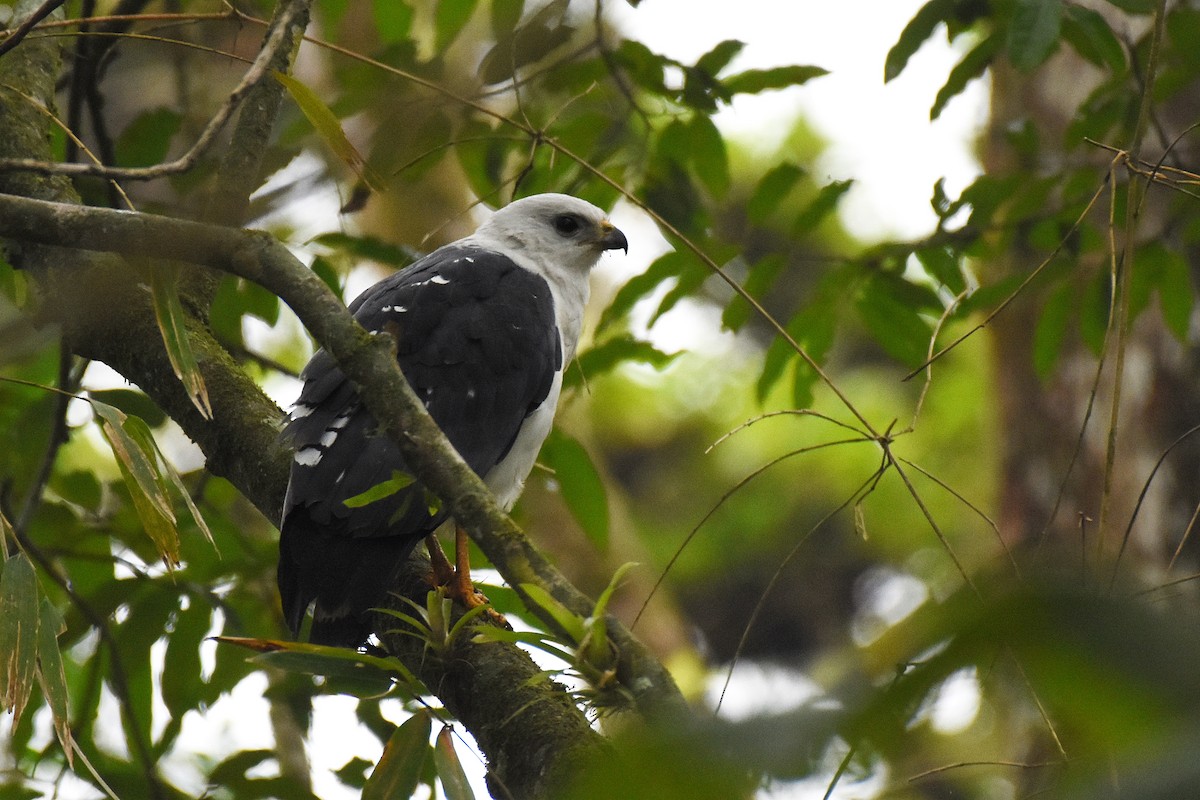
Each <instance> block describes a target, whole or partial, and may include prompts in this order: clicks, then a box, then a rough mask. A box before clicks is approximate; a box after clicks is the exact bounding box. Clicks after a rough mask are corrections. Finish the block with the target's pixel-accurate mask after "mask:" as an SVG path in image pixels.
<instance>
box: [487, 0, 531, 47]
mask: <svg viewBox="0 0 1200 800" xmlns="http://www.w3.org/2000/svg"><path fill="white" fill-rule="evenodd" d="M524 11H525V0H492V35H493V36H494V37H496V38H497V39H499V38H501V37H503V36H504V34H506V33H509V32H510V31H512V30H513V29H515V28H516V27H517V23H519V22H520V21H521V14H523V13H524Z"/></svg>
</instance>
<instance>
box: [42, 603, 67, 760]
mask: <svg viewBox="0 0 1200 800" xmlns="http://www.w3.org/2000/svg"><path fill="white" fill-rule="evenodd" d="M39 617H40V620H39V624H38V650H37V658H38V682H39V683H40V684H41V686H42V694H43V695H45V697H46V703H47V705H49V706H50V714H51V716H52V717H53V718H54V732H55V733H56V734H58V741H59V742H60V743H61V744H62V748H63V752H64V753H65V754H66V756H67V764H68V766H69V765H70V764H71V762H72V761H73V760H74V755H75V748H74V747H73V745H72V738H71V715H70V712H69V709H68V704H67V697H68V695H67V676H66V672H65V671H64V670H63V661H62V653H61V652H59V649H58V637H59V636H61V635H62V634H63V633H64V632H66V630H67V626H66V623H64V622H63V617H62V614H61V613H59V610H58V609H57V608H55V607H54V604H53V603H51V602H50V600H49V598H45V597H43V598H42V606H41V610H40V613H39Z"/></svg>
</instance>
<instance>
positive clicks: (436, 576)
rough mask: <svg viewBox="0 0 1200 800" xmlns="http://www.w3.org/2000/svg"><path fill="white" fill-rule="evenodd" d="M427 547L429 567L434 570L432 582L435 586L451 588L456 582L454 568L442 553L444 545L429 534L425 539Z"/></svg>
mask: <svg viewBox="0 0 1200 800" xmlns="http://www.w3.org/2000/svg"><path fill="white" fill-rule="evenodd" d="M425 547H426V549H428V550H429V566H430V568H431V569H432V570H433V575H431V576H430V577H431V578H432V580H431V581H430V582H431V583H432V584H433V585H434V586H449V585H450V584H452V583H453V582H454V580H455V577H454V567H453V566H451V564H450V562H449V560H447V558H446V554H445V553H444V552H443V551H442V543H441V542H439V541H438V540H437V536H436V535H434V534H432V533H431V534H429V535H428V536H426V537H425Z"/></svg>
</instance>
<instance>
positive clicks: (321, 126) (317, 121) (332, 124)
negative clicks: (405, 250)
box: [274, 3, 446, 191]
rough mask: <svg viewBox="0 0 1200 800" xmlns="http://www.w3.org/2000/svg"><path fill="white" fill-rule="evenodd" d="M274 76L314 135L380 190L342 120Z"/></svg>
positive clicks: (286, 78) (307, 92) (301, 87)
mask: <svg viewBox="0 0 1200 800" xmlns="http://www.w3.org/2000/svg"><path fill="white" fill-rule="evenodd" d="M442 5H446V4H445V3H443V4H442ZM274 75H275V79H276V80H277V81H279V82H280V83H281V84H283V87H284V88H285V89H287V92H288V94H289V95H291V96H292V100H293V101H295V103H296V105H297V106H299V107H300V111H301V112H302V113H303V114H304V116H305V118H307V119H308V121H309V123H310V124H311V125H312V126H313V129H314V130H316V132H317V136H319V137H321V141H323V142H325V144H326V146H327V147H329V149H330V150H332V151H333V154H334V155H335V156H337V158H338V159H339V160H340V161H341V162H342V163H344V164H346V166H348V167H350V169H352V170H353V171H354V174H355V175H357V176H358V178H359V180H361V181H362V182H363V183H365V184H367V185H368V186H370V187H371V188H372V189H374V190H375V191H380V190H381V189H382V188H383V181H382V180H381V179H380V178H379V176H377V175H375V173H374V172H373V171H372V170H371V169H370V167H368V166H367V164H366V161H365V160H364V159H363V157H362V155H360V154H359V152H358V150H357V149H356V148H355V147H354V145H353V144H351V143H350V140H349V139H348V138H346V132H345V131H344V130H342V124H341V122H339V121H338V118H337V116H336V115H335V114H334V113H333V111H332V110H331V109H330V108H329V106H327V105H326V104H325V102H324V101H323V100H321V98H320V97H318V96H317V94H316V92H314V91H313V90H312V89H310V88H308V86H306V85H305V84H303V83H302V82H300V81H298V80H296V79H295V78H293V77H292V76H291V75H286V74H284V73H282V72H275V73H274Z"/></svg>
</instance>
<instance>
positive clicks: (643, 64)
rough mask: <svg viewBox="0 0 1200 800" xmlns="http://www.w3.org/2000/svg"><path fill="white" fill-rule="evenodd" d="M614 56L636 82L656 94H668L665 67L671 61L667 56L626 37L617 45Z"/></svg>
mask: <svg viewBox="0 0 1200 800" xmlns="http://www.w3.org/2000/svg"><path fill="white" fill-rule="evenodd" d="M613 57H614V58H615V59H616V60H617V63H618V64H620V65H621V67H623V68H624V70H625V73H626V74H627V75H628V76H629V77H630V78H631V79H632V80H633V82H634V84H636V85H637V86H640V87H641V88H643V89H645V90H647V91H650V92H654V93H656V94H661V95H665V94H667V87H666V84H665V82H664V69H665V67H666V66H667V65H668V64H670V63H671V60H670V59H669V58H667V57H666V56H662V55H659V54H658V53H655V52H654V51H653V50H651V49H650V48H649V47H646V45H644V44H642V43H641V42H638V41H634V40H633V39H626V40H625V41H623V42H621V44H620V46H618V47H617V49H616V52H614V53H613Z"/></svg>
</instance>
